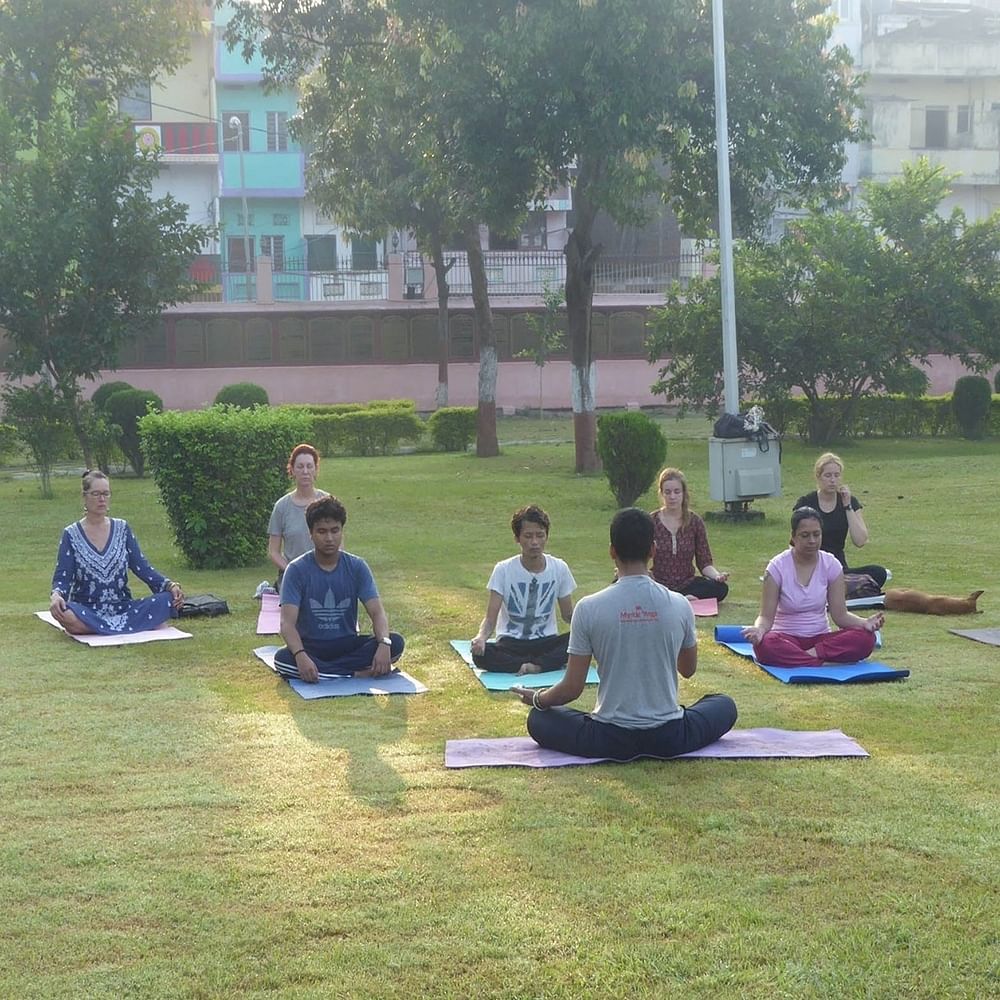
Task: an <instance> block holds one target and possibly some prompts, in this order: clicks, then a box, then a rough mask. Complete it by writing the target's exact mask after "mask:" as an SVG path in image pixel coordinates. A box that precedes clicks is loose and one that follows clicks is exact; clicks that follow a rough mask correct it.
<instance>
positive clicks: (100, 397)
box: [90, 382, 135, 413]
mask: <svg viewBox="0 0 1000 1000" xmlns="http://www.w3.org/2000/svg"><path fill="white" fill-rule="evenodd" d="M134 388H135V386H134V385H132V384H131V383H129V382H104V383H102V384H101V385H99V386H98V387H97V388H96V389H95V390H94V394H93V395H92V396H91V397H90V401H91V403H93V404H94V409H95V410H97V411H98V412H99V413H104V412H105V409H104V406H105V403H107V401H108V399H110V398H111V397H112V396H113V395H114V394H115V393H116V392H122V391H124V390H125V389H134Z"/></svg>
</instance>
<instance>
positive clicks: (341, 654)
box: [274, 632, 405, 677]
mask: <svg viewBox="0 0 1000 1000" xmlns="http://www.w3.org/2000/svg"><path fill="white" fill-rule="evenodd" d="M389 638H390V639H391V640H392V648H391V649H390V650H389V658H390V659H391V660H392V662H393V663H395V662H396V660H398V659H399V658H400V657H401V656H402V655H403V646H404V645H405V643H404V641H403V637H402V636H401V635H400V634H399V633H398V632H390V633H389ZM302 648H303V649H304V650H305V651H306V652H307V653H308V654H309V655H310V656H311V657H312V660H313V663H315V664H316V669H317V670H318V671H319V675H320V677H342V676H343V675H344V674H353V673H356V672H357V671H359V670H367V669H368V668H369V667H370V666H371V665H372V660H374V659H375V653H376V651H377V650H378V643H377V642H376V641H375V636H373V635H348V636H344V637H343V638H340V639H329V640H327V641H326V642H312V641H310V642H305V641H303V643H302ZM274 666H275V669H276V670H277V671H278V673H279V674H281V676H282V677H298V676H299V671H298V668H297V667H296V666H295V657H294V656H292V651H291V650H290V649H289V648H288V647H287V646H282V647H281V649H279V650H278V652H277V653H275V654H274Z"/></svg>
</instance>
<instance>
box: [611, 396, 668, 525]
mask: <svg viewBox="0 0 1000 1000" xmlns="http://www.w3.org/2000/svg"><path fill="white" fill-rule="evenodd" d="M597 453H598V454H599V455H600V456H601V461H602V462H603V463H604V474H605V475H606V476H607V477H608V485H609V486H610V487H611V492H612V493H614V495H615V500H617V501H618V506H619V507H631V506H632V504H634V503H635V502H636V500H638V499H639V497H641V496H642V494H643V493H645V492H646V490H648V489H649V487H650V486H652V484H653V480H654V479H655V478H656V474H657V473H658V472H659V470H660V468H661V467H662V465H663V460H664V459H665V458H666V457H667V439H666V438H665V437H664V436H663V432H662V431H661V430H660V428H659V427H657V425H656V424H655V423H653V421H652V420H650V419H649V417H647V416H646V415H645V414H644V413H637V412H632V413H605V414H603V415H602V416H600V417H598V418H597Z"/></svg>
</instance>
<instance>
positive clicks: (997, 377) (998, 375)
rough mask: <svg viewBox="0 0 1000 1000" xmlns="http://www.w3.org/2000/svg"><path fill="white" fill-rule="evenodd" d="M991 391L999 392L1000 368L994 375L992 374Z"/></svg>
mask: <svg viewBox="0 0 1000 1000" xmlns="http://www.w3.org/2000/svg"><path fill="white" fill-rule="evenodd" d="M993 391H994V392H1000V369H998V370H997V373H996V375H994V376H993Z"/></svg>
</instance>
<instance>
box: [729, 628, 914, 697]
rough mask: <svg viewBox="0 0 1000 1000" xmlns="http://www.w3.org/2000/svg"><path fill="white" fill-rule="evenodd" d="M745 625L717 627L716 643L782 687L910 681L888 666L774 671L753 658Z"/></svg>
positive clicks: (827, 666)
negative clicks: (744, 659) (745, 634)
mask: <svg viewBox="0 0 1000 1000" xmlns="http://www.w3.org/2000/svg"><path fill="white" fill-rule="evenodd" d="M743 629H744V626H742V625H716V626H715V641H716V642H717V643H719V645H721V646H725V647H726V648H727V649H731V650H732V651H733V652H734V653H736V654H737V656H745V657H746V658H747V659H750V660H753V661H754V663H756V664H757V666H758V667H760V669H761V670H763V671H764V672H765V673H768V674H770V675H771V676H772V677H774V678H775V679H776V680H779V681H781V683H782V684H856V683H861V682H863V681H894V680H899V679H900V678H902V677H909V676H910V671H909V670H897V669H896V668H895V667H890V666H889V665H888V664H885V663H877V662H875V661H873V660H862V661H861V662H860V663H828V664H825V665H824V666H822V667H771V666H768V665H767V664H766V663H761V662H760V661H759V660H758V659H757V658H756V657H755V656H754V655H753V646H752V645H751V644H750V643H749V642H747V641H746V639H744V638H743Z"/></svg>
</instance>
